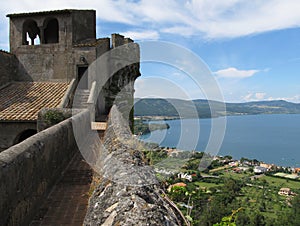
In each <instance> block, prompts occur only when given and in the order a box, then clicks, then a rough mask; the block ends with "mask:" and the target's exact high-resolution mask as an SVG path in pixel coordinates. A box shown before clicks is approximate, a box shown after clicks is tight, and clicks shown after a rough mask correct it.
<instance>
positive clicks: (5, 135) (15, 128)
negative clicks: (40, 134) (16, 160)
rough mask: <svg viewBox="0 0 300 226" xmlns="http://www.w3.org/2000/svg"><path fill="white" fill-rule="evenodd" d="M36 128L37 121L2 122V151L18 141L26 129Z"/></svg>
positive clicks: (0, 128)
mask: <svg viewBox="0 0 300 226" xmlns="http://www.w3.org/2000/svg"><path fill="white" fill-rule="evenodd" d="M28 130H36V122H19V123H16V122H1V123H0V131H5V132H1V133H0V152H1V151H3V150H5V149H7V148H9V147H11V146H13V145H14V144H16V143H18V137H19V136H20V135H21V134H22V133H23V132H25V131H28Z"/></svg>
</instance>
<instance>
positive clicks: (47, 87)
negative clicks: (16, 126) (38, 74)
mask: <svg viewBox="0 0 300 226" xmlns="http://www.w3.org/2000/svg"><path fill="white" fill-rule="evenodd" d="M67 88H68V83H54V82H16V83H12V84H10V85H8V86H7V87H5V88H3V89H1V90H0V121H35V120H37V114H38V112H39V111H40V110H41V109H42V108H54V107H57V106H58V105H59V104H60V102H61V100H62V98H63V96H64V94H65V92H66V90H67Z"/></svg>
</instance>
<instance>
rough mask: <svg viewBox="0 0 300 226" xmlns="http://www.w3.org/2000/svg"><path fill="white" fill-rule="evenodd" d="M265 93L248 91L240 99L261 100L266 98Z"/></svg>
mask: <svg viewBox="0 0 300 226" xmlns="http://www.w3.org/2000/svg"><path fill="white" fill-rule="evenodd" d="M266 95H267V94H266V93H264V92H257V93H251V92H249V93H248V94H247V95H246V96H243V97H242V99H243V100H244V101H247V102H248V101H261V100H266V99H267V98H266Z"/></svg>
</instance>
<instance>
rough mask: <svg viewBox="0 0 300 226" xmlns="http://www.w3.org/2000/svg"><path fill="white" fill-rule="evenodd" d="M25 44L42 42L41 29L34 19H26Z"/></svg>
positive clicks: (24, 29) (24, 26) (24, 28)
mask: <svg viewBox="0 0 300 226" xmlns="http://www.w3.org/2000/svg"><path fill="white" fill-rule="evenodd" d="M22 42H23V43H22V44H23V45H38V44H40V29H39V28H38V26H37V23H36V22H35V21H34V20H26V21H25V22H24V24H23V41H22Z"/></svg>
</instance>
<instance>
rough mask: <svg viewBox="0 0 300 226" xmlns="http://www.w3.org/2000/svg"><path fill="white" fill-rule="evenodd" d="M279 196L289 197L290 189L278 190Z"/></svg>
mask: <svg viewBox="0 0 300 226" xmlns="http://www.w3.org/2000/svg"><path fill="white" fill-rule="evenodd" d="M278 194H279V195H286V196H289V195H291V194H292V191H291V189H290V188H280V190H279V192H278Z"/></svg>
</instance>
